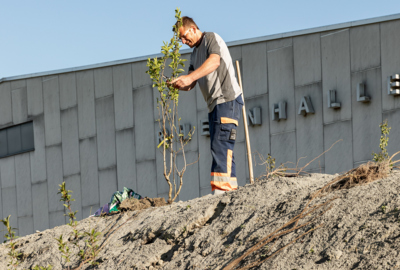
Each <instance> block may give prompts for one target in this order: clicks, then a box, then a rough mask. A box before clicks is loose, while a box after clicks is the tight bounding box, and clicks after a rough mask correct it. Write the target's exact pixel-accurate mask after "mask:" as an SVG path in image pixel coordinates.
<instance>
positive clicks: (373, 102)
mask: <svg viewBox="0 0 400 270" xmlns="http://www.w3.org/2000/svg"><path fill="white" fill-rule="evenodd" d="M360 83H363V84H364V87H365V90H366V93H365V94H366V95H367V97H368V98H369V99H370V101H369V102H360V101H357V87H358V85H359V84H360ZM380 87H381V70H380V68H376V69H369V70H366V71H363V72H357V73H353V74H352V75H351V92H352V96H353V97H355V98H353V99H352V117H353V118H352V124H353V155H354V156H353V158H354V162H355V163H356V162H360V161H366V160H371V159H372V155H371V153H372V152H376V153H377V152H380V148H379V140H380V137H381V132H380V129H379V124H380V123H381V122H382V114H381V112H382V96H381V89H380ZM366 145H370V146H369V147H365V146H366Z"/></svg>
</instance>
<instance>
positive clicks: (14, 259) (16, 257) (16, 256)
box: [1, 215, 22, 269]
mask: <svg viewBox="0 0 400 270" xmlns="http://www.w3.org/2000/svg"><path fill="white" fill-rule="evenodd" d="M10 217H11V215H9V216H8V217H6V218H4V219H2V220H1V222H2V223H3V224H4V226H6V229H5V231H7V233H6V234H5V235H4V237H5V238H6V239H7V240H6V242H7V241H8V242H9V243H8V244H7V247H8V248H9V249H10V250H9V252H8V253H7V255H8V256H10V260H9V262H8V264H7V266H10V267H12V268H14V269H17V266H18V265H19V263H20V256H21V255H22V253H19V252H18V251H17V250H16V247H15V244H16V242H15V239H17V238H18V236H16V235H15V231H14V230H17V229H16V228H12V227H11V224H10Z"/></svg>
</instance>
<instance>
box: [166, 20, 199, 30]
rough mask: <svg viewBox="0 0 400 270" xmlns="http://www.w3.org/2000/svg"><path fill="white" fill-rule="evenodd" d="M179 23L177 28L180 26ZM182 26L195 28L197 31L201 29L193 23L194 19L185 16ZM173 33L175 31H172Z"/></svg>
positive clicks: (176, 24) (176, 25)
mask: <svg viewBox="0 0 400 270" xmlns="http://www.w3.org/2000/svg"><path fill="white" fill-rule="evenodd" d="M178 23H179V22H176V23H175V27H178V26H179V25H178ZM182 26H183V27H185V28H186V27H188V26H195V27H196V28H197V29H199V30H200V28H199V27H198V26H197V24H196V23H195V22H194V21H193V19H192V18H190V17H188V16H183V17H182ZM172 31H174V29H172Z"/></svg>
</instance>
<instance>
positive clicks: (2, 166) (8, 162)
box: [0, 156, 15, 188]
mask: <svg viewBox="0 0 400 270" xmlns="http://www.w3.org/2000/svg"><path fill="white" fill-rule="evenodd" d="M0 179H1V187H2V188H9V187H15V157H14V156H11V157H6V158H2V159H0Z"/></svg>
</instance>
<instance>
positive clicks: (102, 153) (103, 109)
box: [96, 96, 116, 170]
mask: <svg viewBox="0 0 400 270" xmlns="http://www.w3.org/2000/svg"><path fill="white" fill-rule="evenodd" d="M96 128H97V153H98V162H99V169H100V170H101V169H105V168H109V167H115V165H116V154H115V117H114V98H113V96H108V97H105V98H100V99H97V100H96Z"/></svg>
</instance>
